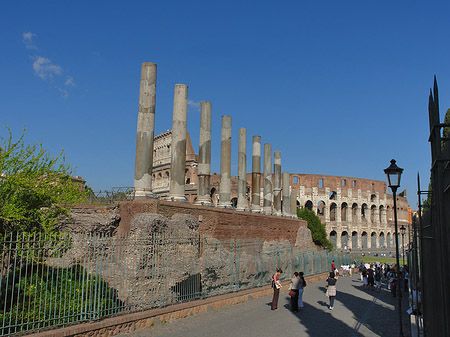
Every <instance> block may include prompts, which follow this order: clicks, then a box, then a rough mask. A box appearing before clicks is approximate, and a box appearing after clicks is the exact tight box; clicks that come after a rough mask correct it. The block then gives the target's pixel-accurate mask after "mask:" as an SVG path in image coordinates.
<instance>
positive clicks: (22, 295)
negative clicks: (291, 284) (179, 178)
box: [0, 232, 351, 336]
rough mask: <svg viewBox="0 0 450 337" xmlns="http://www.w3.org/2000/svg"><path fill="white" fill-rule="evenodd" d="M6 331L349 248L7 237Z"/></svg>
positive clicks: (192, 239)
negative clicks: (320, 248)
mask: <svg viewBox="0 0 450 337" xmlns="http://www.w3.org/2000/svg"><path fill="white" fill-rule="evenodd" d="M0 244H1V247H0V248H1V250H0V261H1V279H0V336H5V335H11V334H16V333H21V332H26V331H39V330H42V329H45V328H48V327H58V326H59V327H62V326H66V325H68V324H70V323H74V322H83V321H93V320H99V319H101V318H104V317H108V316H111V315H115V314H118V313H123V312H134V311H140V310H145V309H150V308H160V307H164V306H167V305H173V304H176V303H180V302H184V301H191V300H195V299H199V298H206V297H209V296H215V295H220V294H226V293H230V292H235V291H239V290H243V289H250V288H255V287H261V286H264V285H268V284H270V278H271V275H272V274H273V272H274V270H275V269H276V268H278V267H281V268H282V269H283V270H284V271H285V272H284V273H283V274H282V278H281V279H282V280H286V279H290V278H291V276H292V274H293V273H294V271H304V272H305V275H311V274H317V273H322V272H325V271H327V270H330V266H331V261H332V260H334V261H335V263H336V265H340V264H341V263H350V260H351V256H350V255H349V254H341V253H337V252H327V251H320V252H318V251H315V250H311V249H309V250H302V249H300V248H298V247H293V246H291V245H289V244H287V243H285V244H281V243H274V242H271V243H267V242H264V241H262V240H260V239H245V240H244V239H242V240H241V239H231V240H222V241H220V240H217V239H214V238H209V237H200V236H199V235H198V233H197V234H196V233H195V232H194V233H191V234H186V235H185V236H183V237H179V236H177V235H174V234H167V233H164V234H158V233H153V234H150V235H143V234H142V233H141V232H140V233H134V234H130V235H129V236H122V237H119V236H108V235H103V234H102V235H100V234H99V235H88V234H71V235H68V234H57V235H43V234H33V235H31V234H24V233H22V234H9V235H6V236H3V237H0Z"/></svg>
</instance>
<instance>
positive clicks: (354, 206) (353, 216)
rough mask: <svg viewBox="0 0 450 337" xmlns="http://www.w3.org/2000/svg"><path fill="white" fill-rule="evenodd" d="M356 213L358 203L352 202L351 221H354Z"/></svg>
mask: <svg viewBox="0 0 450 337" xmlns="http://www.w3.org/2000/svg"><path fill="white" fill-rule="evenodd" d="M357 214H358V204H357V203H354V204H353V205H352V220H353V222H356V215H357Z"/></svg>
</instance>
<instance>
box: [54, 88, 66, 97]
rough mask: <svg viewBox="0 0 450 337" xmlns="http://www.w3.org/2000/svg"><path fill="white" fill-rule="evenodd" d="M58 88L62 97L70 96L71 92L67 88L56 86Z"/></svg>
mask: <svg viewBox="0 0 450 337" xmlns="http://www.w3.org/2000/svg"><path fill="white" fill-rule="evenodd" d="M56 89H58V91H59V93H60V94H61V97H62V99H66V98H67V97H69V92H68V91H67V90H66V89H61V88H58V87H56Z"/></svg>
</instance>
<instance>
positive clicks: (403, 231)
mask: <svg viewBox="0 0 450 337" xmlns="http://www.w3.org/2000/svg"><path fill="white" fill-rule="evenodd" d="M405 232H406V228H405V226H403V225H402V226H401V227H400V233H402V247H403V266H404V265H405V241H404V240H405Z"/></svg>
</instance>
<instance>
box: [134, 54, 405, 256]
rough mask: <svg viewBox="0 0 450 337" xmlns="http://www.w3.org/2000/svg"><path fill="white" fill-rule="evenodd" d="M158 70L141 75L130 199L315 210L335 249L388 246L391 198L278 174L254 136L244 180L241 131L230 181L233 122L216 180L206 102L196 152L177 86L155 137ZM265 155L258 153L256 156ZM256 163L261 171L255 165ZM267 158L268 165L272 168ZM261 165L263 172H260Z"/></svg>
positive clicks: (383, 188) (337, 179)
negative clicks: (168, 126)
mask: <svg viewBox="0 0 450 337" xmlns="http://www.w3.org/2000/svg"><path fill="white" fill-rule="evenodd" d="M155 97H156V64H154V63H150V62H145V63H143V64H142V68H141V85H140V97H139V114H138V127H137V137H136V162H135V177H134V189H135V197H136V198H137V199H139V198H143V199H146V198H151V197H155V196H156V197H159V198H160V199H161V200H166V201H174V202H189V203H192V204H196V205H201V206H215V207H217V208H223V209H227V208H228V209H231V210H235V211H242V212H249V213H260V214H262V215H271V216H272V215H275V216H284V217H294V218H297V212H296V210H297V208H298V207H306V208H308V209H310V210H312V211H314V212H315V213H316V214H317V215H318V216H319V218H320V219H321V221H322V223H324V224H325V227H326V231H327V233H328V236H329V238H330V240H331V241H332V242H333V243H334V245H335V246H336V247H337V248H344V247H347V248H351V249H355V248H379V247H387V248H390V247H393V246H394V244H393V242H394V232H395V230H394V219H393V218H394V216H393V214H394V213H393V199H392V195H390V194H388V191H387V184H386V183H385V182H383V181H377V180H370V179H362V178H354V177H341V176H327V175H312V174H301V173H298V174H297V173H289V172H283V173H282V171H281V151H279V150H274V151H273V153H272V146H271V144H270V143H264V145H263V146H262V143H261V136H253V142H252V145H253V146H252V168H251V173H247V172H248V170H247V148H246V144H247V131H246V129H245V128H240V129H239V141H238V143H239V146H238V176H231V130H232V123H231V116H222V129H221V152H220V174H214V173H213V174H211V171H210V169H211V102H201V118H200V128H199V129H200V137H199V152H198V155H197V154H196V153H195V151H194V149H193V147H192V142H191V139H190V136H189V133H188V132H187V128H186V124H187V123H186V122H187V103H188V86H187V85H185V84H176V85H175V90H174V104H173V123H172V130H170V131H166V132H163V133H161V134H159V135H156V136H154V119H155ZM261 149H263V153H262V151H261ZM261 159H263V160H262V165H261ZM272 159H273V161H272ZM261 166H262V167H263V170H262V172H261ZM397 208H398V209H397V214H398V222H399V226H402V225H407V224H408V202H407V199H406V191H403V192H401V193H399V194H398V195H397Z"/></svg>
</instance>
